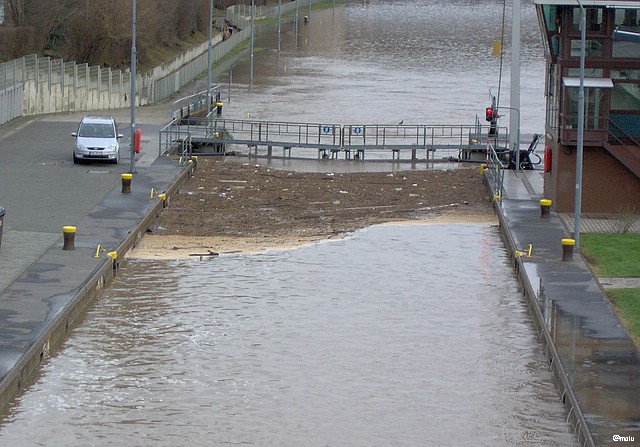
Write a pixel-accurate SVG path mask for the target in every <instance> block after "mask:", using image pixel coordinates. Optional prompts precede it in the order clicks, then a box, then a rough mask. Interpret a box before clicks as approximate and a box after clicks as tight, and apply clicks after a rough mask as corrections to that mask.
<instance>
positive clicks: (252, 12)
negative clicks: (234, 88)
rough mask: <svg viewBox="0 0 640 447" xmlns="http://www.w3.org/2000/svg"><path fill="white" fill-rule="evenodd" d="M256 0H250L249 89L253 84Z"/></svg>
mask: <svg viewBox="0 0 640 447" xmlns="http://www.w3.org/2000/svg"><path fill="white" fill-rule="evenodd" d="M255 5H256V0H251V48H250V49H249V89H251V87H252V86H253V32H254V19H255V17H254V16H255Z"/></svg>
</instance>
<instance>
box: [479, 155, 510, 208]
mask: <svg viewBox="0 0 640 447" xmlns="http://www.w3.org/2000/svg"><path fill="white" fill-rule="evenodd" d="M505 169H507V167H506V166H505V165H504V164H503V163H502V161H501V158H500V154H499V152H497V151H496V149H495V147H494V146H493V144H492V143H489V144H487V161H486V166H485V169H484V175H485V178H486V179H487V181H488V182H489V187H490V188H491V191H492V192H493V200H494V202H498V203H500V202H501V201H502V195H503V191H504V171H505Z"/></svg>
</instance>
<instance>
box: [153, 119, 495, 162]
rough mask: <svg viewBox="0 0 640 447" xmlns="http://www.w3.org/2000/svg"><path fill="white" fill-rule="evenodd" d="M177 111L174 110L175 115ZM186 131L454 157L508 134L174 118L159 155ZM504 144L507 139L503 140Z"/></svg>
mask: <svg viewBox="0 0 640 447" xmlns="http://www.w3.org/2000/svg"><path fill="white" fill-rule="evenodd" d="M174 115H176V114H174ZM186 132H191V134H192V138H193V139H194V141H198V140H206V141H208V142H210V143H213V144H222V145H225V144H240V145H247V146H249V147H252V148H257V147H258V146H261V147H272V146H281V147H285V148H292V147H299V148H307V149H309V148H314V149H318V150H320V151H329V150H330V151H332V152H333V153H335V152H345V155H346V156H348V154H350V153H351V151H354V152H357V151H364V150H392V151H396V152H397V151H400V150H411V151H412V158H414V157H415V151H416V150H424V151H427V155H429V154H432V153H433V152H434V151H436V150H440V151H453V152H455V154H456V155H457V156H458V157H459V156H460V153H461V151H463V150H467V151H481V152H482V151H483V148H482V147H480V148H479V147H478V146H481V145H482V143H481V142H483V141H487V140H490V142H491V143H493V146H494V147H497V148H499V149H500V150H503V149H505V148H506V146H505V148H503V147H502V145H501V142H502V141H503V140H505V136H506V135H508V132H507V130H506V128H499V129H497V135H495V138H494V135H490V126H489V125H486V126H484V127H483V126H479V125H478V124H477V123H476V124H474V125H460V124H444V125H426V124H415V125H411V124H407V125H405V124H397V125H389V124H342V125H341V124H336V123H301V122H281V121H262V120H240V119H217V118H215V117H211V118H200V117H198V119H194V120H181V119H180V117H179V116H174V120H173V121H172V123H170V124H169V125H168V126H165V128H163V129H162V131H161V132H160V136H161V147H160V153H161V154H162V153H163V152H165V151H167V150H169V149H170V146H171V144H172V142H173V143H175V142H176V141H179V140H181V139H184V138H185V136H186ZM505 144H506V140H505Z"/></svg>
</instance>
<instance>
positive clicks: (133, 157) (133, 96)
mask: <svg viewBox="0 0 640 447" xmlns="http://www.w3.org/2000/svg"><path fill="white" fill-rule="evenodd" d="M137 62H138V61H137V57H136V0H132V13H131V70H130V72H131V73H130V76H131V82H130V84H131V97H130V98H129V104H130V107H131V163H130V165H129V173H130V174H135V172H136V148H135V134H136V65H137Z"/></svg>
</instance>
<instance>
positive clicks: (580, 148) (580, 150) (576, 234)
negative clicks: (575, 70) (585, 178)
mask: <svg viewBox="0 0 640 447" xmlns="http://www.w3.org/2000/svg"><path fill="white" fill-rule="evenodd" d="M578 5H579V6H580V88H579V90H578V142H577V145H576V199H575V210H574V215H573V217H574V222H573V239H574V240H575V249H576V250H579V249H580V214H581V213H582V163H583V157H584V62H585V53H586V50H585V46H586V35H587V18H586V14H585V10H584V6H582V2H581V1H580V0H578Z"/></svg>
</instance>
